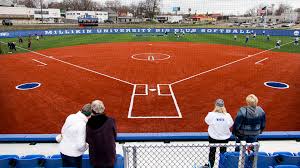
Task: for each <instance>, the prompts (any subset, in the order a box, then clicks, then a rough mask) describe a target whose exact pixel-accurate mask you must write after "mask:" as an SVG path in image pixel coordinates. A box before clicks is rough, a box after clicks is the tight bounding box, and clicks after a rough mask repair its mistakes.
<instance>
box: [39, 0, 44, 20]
mask: <svg viewBox="0 0 300 168" xmlns="http://www.w3.org/2000/svg"><path fill="white" fill-rule="evenodd" d="M40 3H41V18H42V24H43V23H44V18H43V0H40Z"/></svg>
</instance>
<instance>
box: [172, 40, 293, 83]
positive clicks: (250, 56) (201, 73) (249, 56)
mask: <svg viewBox="0 0 300 168" xmlns="http://www.w3.org/2000/svg"><path fill="white" fill-rule="evenodd" d="M292 42H293V41H291V42H288V43H285V44H283V45H281V46H285V45H288V44H290V43H292ZM275 48H276V47H273V48H270V49H268V50H264V51H260V52H258V53H255V54H252V55H248V56H247V57H244V58H241V59H238V60H235V61H232V62H229V63H227V64H224V65H221V66H218V67H215V68H212V69H209V70H207V71H204V72H200V73H198V74H195V75H192V76H190V77H187V78H184V79H181V80H178V81H175V82H173V83H171V84H170V85H174V84H177V83H180V82H183V81H186V80H189V79H192V78H195V77H197V76H200V75H203V74H206V73H208V72H212V71H216V70H218V69H221V68H223V67H226V66H229V65H232V64H235V63H237V62H240V61H243V60H246V59H249V58H252V57H254V56H257V55H259V54H262V53H265V52H267V51H271V50H274V49H275Z"/></svg>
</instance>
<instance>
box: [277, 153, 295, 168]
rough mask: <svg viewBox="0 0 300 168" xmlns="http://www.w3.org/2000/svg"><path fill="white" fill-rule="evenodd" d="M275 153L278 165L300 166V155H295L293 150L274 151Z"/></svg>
mask: <svg viewBox="0 0 300 168" xmlns="http://www.w3.org/2000/svg"><path fill="white" fill-rule="evenodd" d="M274 154H275V155H274ZM273 155H274V156H275V157H276V161H277V165H296V166H299V167H300V156H295V155H294V154H293V153H291V152H274V153H273Z"/></svg>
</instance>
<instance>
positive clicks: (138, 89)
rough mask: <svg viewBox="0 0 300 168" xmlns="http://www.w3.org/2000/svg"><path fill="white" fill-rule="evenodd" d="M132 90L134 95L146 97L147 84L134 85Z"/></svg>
mask: <svg viewBox="0 0 300 168" xmlns="http://www.w3.org/2000/svg"><path fill="white" fill-rule="evenodd" d="M134 87H135V90H134V95H137V96H146V95H148V85H147V84H136V85H135V86H134Z"/></svg>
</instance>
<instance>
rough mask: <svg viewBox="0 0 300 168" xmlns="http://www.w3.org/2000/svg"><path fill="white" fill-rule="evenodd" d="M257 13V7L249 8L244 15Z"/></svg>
mask: <svg viewBox="0 0 300 168" xmlns="http://www.w3.org/2000/svg"><path fill="white" fill-rule="evenodd" d="M256 15H257V7H254V8H251V9H248V10H247V11H246V12H245V14H244V16H256Z"/></svg>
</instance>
